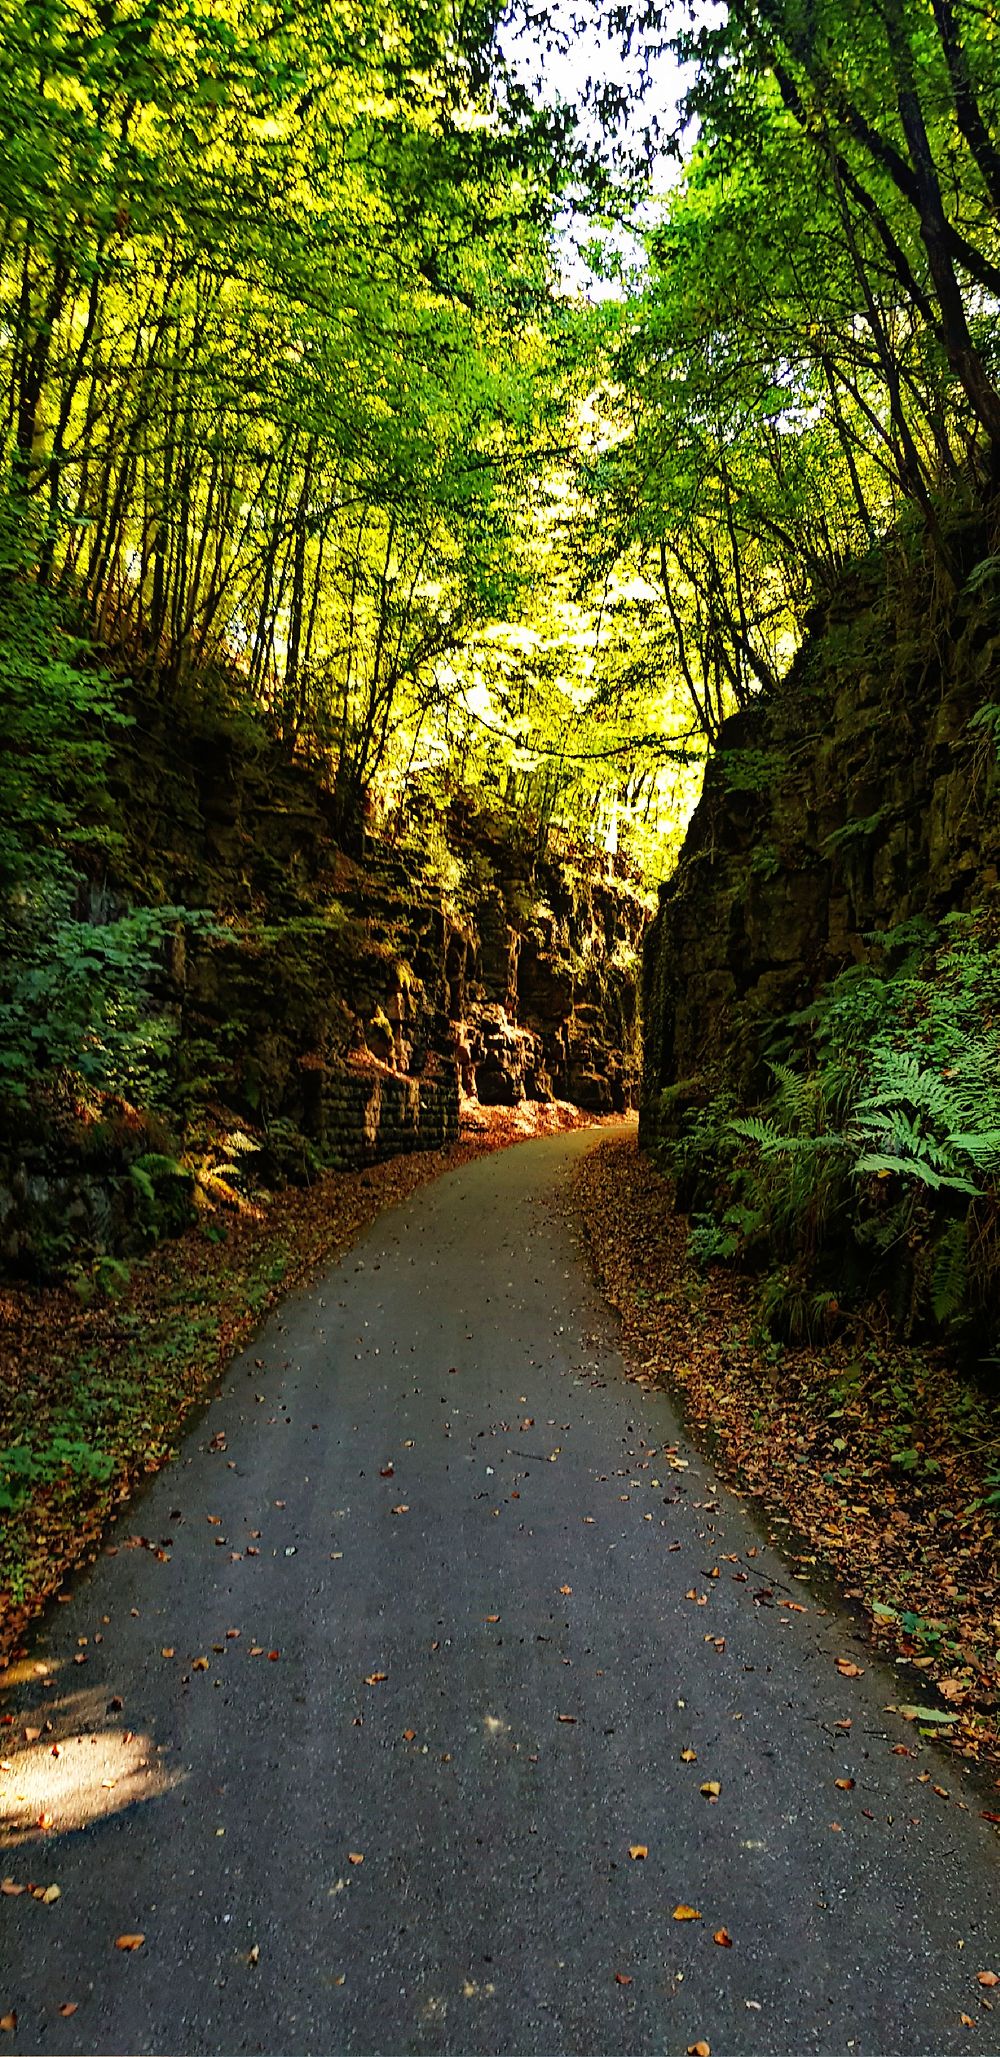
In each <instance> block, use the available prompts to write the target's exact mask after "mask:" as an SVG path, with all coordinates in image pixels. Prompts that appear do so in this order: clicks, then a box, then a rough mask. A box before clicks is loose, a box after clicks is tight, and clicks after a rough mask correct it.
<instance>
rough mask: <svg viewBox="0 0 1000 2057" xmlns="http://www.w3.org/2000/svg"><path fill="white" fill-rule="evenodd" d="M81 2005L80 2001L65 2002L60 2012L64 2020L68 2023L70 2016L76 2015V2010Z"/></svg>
mask: <svg viewBox="0 0 1000 2057" xmlns="http://www.w3.org/2000/svg"><path fill="white" fill-rule="evenodd" d="M79 2005H80V2002H79V2000H64V2001H63V2003H62V2006H61V2007H60V2009H59V2012H60V2014H61V2015H62V2018H63V2020H64V2021H68V2020H69V2017H70V2015H71V2014H75V2013H76V2010H77V2008H78V2007H79Z"/></svg>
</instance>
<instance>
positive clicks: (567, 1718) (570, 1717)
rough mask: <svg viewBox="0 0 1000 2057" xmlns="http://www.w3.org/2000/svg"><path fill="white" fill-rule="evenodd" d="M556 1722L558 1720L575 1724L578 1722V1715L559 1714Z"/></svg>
mask: <svg viewBox="0 0 1000 2057" xmlns="http://www.w3.org/2000/svg"><path fill="white" fill-rule="evenodd" d="M556 1720H557V1721H567V1722H570V1723H573V1722H575V1721H576V1715H575V1714H557V1715H556Z"/></svg>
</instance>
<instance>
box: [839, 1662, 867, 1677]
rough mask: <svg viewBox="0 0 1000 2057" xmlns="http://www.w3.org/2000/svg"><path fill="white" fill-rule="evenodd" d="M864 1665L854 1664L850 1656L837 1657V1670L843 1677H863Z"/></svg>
mask: <svg viewBox="0 0 1000 2057" xmlns="http://www.w3.org/2000/svg"><path fill="white" fill-rule="evenodd" d="M864 1669H865V1668H864V1665H863V1664H854V1663H853V1662H852V1660H851V1658H850V1657H838V1658H837V1670H838V1671H839V1673H840V1676H841V1678H863V1677H864Z"/></svg>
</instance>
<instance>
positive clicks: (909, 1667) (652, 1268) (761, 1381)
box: [575, 1138, 1000, 1821]
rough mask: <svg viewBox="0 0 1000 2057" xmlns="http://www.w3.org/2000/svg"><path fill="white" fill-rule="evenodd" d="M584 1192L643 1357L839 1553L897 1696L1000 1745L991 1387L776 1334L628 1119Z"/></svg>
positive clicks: (727, 1460) (632, 1353)
mask: <svg viewBox="0 0 1000 2057" xmlns="http://www.w3.org/2000/svg"><path fill="white" fill-rule="evenodd" d="M575 1200H576V1203H577V1204H578V1206H579V1209H580V1213H581V1216H582V1221H583V1227H584V1232H585V1236H586V1240H587V1242H588V1244H589V1248H590V1252H591V1255H592V1258H593V1261H594V1264H595V1267H596V1270H597V1273H598V1276H599V1278H600V1281H601V1284H602V1286H603V1288H604V1291H605V1293H606V1294H607V1297H608V1298H609V1299H610V1300H611V1302H612V1304H613V1305H614V1306H615V1307H616V1308H617V1310H618V1312H619V1314H620V1316H621V1319H622V1323H623V1329H624V1339H623V1343H624V1349H625V1353H626V1357H627V1359H628V1361H629V1363H630V1366H631V1367H632V1370H633V1373H634V1375H635V1376H636V1377H637V1378H638V1379H639V1380H640V1381H641V1382H644V1383H652V1384H663V1385H665V1386H668V1387H670V1388H671V1389H673V1390H674V1391H675V1392H676V1393H678V1394H679V1396H680V1398H681V1400H682V1403H683V1407H684V1411H685V1415H686V1418H687V1420H688V1422H689V1425H690V1427H691V1430H692V1432H693V1433H694V1435H695V1437H696V1439H699V1438H700V1439H701V1440H705V1439H706V1438H708V1439H709V1440H710V1443H711V1454H712V1459H713V1462H714V1463H715V1465H716V1466H717V1467H718V1468H719V1469H721V1470H722V1472H723V1474H724V1475H726V1476H728V1478H729V1480H730V1482H731V1483H733V1484H735V1485H736V1486H738V1487H741V1488H743V1489H745V1490H747V1491H749V1492H751V1493H752V1494H754V1495H756V1496H757V1497H758V1498H759V1499H760V1500H762V1501H764V1502H765V1503H766V1505H767V1508H768V1510H769V1516H770V1519H771V1521H772V1523H774V1524H776V1525H777V1532H778V1534H779V1535H780V1534H781V1533H782V1531H784V1533H785V1535H786V1547H787V1549H788V1552H789V1555H790V1556H792V1557H793V1558H794V1560H795V1562H796V1566H797V1569H798V1570H799V1571H800V1572H805V1573H807V1574H811V1575H813V1576H815V1577H817V1578H822V1573H823V1567H824V1566H830V1567H832V1569H833V1571H834V1573H835V1574H836V1577H837V1580H838V1582H839V1584H840V1586H841V1588H842V1589H843V1591H844V1592H845V1593H846V1596H847V1597H848V1598H849V1599H850V1600H852V1601H855V1602H858V1603H860V1604H861V1605H862V1607H863V1608H864V1610H865V1613H866V1615H867V1618H868V1621H869V1624H870V1627H871V1632H872V1634H873V1637H874V1638H875V1640H876V1641H877V1642H878V1643H880V1644H881V1645H882V1647H883V1648H884V1649H886V1650H887V1651H888V1652H889V1653H890V1654H891V1655H892V1656H893V1657H894V1658H895V1660H896V1662H897V1664H898V1665H899V1672H900V1685H899V1694H898V1702H897V1704H898V1705H899V1706H900V1707H901V1708H903V1709H904V1710H908V1709H909V1708H910V1706H911V1705H914V1704H915V1703H916V1704H919V1705H920V1706H921V1707H922V1708H924V1709H926V1710H928V1711H926V1712H925V1714H924V1716H923V1723H924V1726H925V1727H926V1728H928V1729H929V1728H931V1727H933V1728H934V1729H935V1730H937V1731H938V1732H940V1733H941V1734H942V1735H943V1736H946V1737H947V1738H948V1739H949V1740H950V1741H951V1742H952V1743H953V1745H954V1747H955V1748H956V1749H958V1750H959V1751H961V1752H962V1753H963V1754H965V1755H967V1756H969V1757H983V1758H985V1759H989V1760H992V1761H994V1762H1000V1647H998V1646H1000V1582H998V1561H997V1558H998V1553H997V1519H998V1518H1000V1509H995V1510H991V1509H990V1508H989V1507H988V1506H984V1505H983V1504H982V1502H983V1500H984V1498H985V1496H986V1495H987V1493H988V1492H989V1490H990V1488H989V1484H988V1479H989V1475H990V1473H991V1472H996V1471H997V1469H998V1467H1000V1431H998V1426H997V1419H996V1409H995V1406H993V1405H991V1403H990V1401H989V1399H988V1397H987V1396H985V1395H984V1394H983V1393H982V1392H980V1391H979V1390H978V1389H977V1388H976V1387H975V1386H974V1385H972V1384H970V1383H969V1382H968V1381H966V1380H964V1379H963V1378H961V1377H960V1376H959V1375H958V1374H957V1373H956V1372H955V1370H954V1368H953V1367H951V1366H949V1364H948V1363H947V1362H946V1361H943V1360H941V1359H938V1358H934V1357H932V1356H929V1355H925V1354H920V1353H918V1352H916V1351H901V1350H900V1349H899V1348H898V1347H896V1346H891V1345H883V1344H881V1343H880V1342H878V1341H873V1342H871V1343H869V1344H867V1345H865V1346H862V1347H859V1346H858V1344H857V1342H856V1341H853V1342H848V1341H838V1342H836V1343H831V1344H829V1345H825V1346H823V1347H815V1346H809V1347H802V1348H791V1347H788V1346H782V1345H780V1344H777V1343H775V1342H774V1341H773V1340H772V1339H771V1338H770V1337H768V1336H765V1335H762V1334H761V1333H760V1331H759V1328H758V1325H757V1323H756V1321H755V1316H754V1282H753V1281H752V1280H751V1279H748V1278H746V1277H741V1276H739V1275H737V1274H735V1273H733V1272H731V1271H729V1270H728V1269H724V1268H722V1267H714V1268H712V1269H711V1270H710V1272H709V1273H708V1274H707V1276H706V1275H705V1274H703V1273H701V1272H700V1271H699V1270H697V1269H696V1267H695V1266H694V1265H693V1264H692V1263H691V1260H690V1259H689V1257H688V1255H687V1231H686V1226H685V1223H684V1221H683V1219H682V1218H681V1217H680V1216H678V1215H677V1214H676V1213H675V1212H674V1209H673V1204H672V1194H671V1187H670V1184H669V1182H668V1181H667V1180H666V1179H664V1178H663V1177H662V1176H661V1175H660V1173H659V1172H657V1171H656V1170H655V1169H654V1167H653V1165H652V1164H651V1163H650V1161H649V1159H648V1158H647V1157H644V1156H643V1155H642V1154H641V1153H640V1151H639V1149H638V1147H637V1145H636V1143H635V1141H634V1140H632V1139H627V1140H622V1139H619V1138H615V1139H609V1140H608V1141H607V1142H605V1143H604V1144H602V1145H601V1147H600V1148H598V1149H597V1150H595V1151H591V1152H590V1153H589V1154H588V1156H587V1157H585V1158H584V1159H583V1161H582V1163H581V1164H580V1165H579V1167H578V1168H577V1172H576V1186H575ZM814 1567H815V1570H814ZM921 1688H924V1689H930V1690H929V1691H928V1690H921ZM998 1809H1000V1802H998ZM996 1818H997V1820H998V1821H1000V1811H998V1814H997V1817H996Z"/></svg>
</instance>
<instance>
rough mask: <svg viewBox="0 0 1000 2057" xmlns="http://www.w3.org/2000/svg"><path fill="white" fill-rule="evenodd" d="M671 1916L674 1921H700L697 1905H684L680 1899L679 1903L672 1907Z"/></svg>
mask: <svg viewBox="0 0 1000 2057" xmlns="http://www.w3.org/2000/svg"><path fill="white" fill-rule="evenodd" d="M673 1918H674V1920H675V1921H700V1920H701V1915H700V1914H699V1912H698V1909H697V1907H685V1905H684V1902H683V1900H682V1901H681V1902H680V1903H679V1905H678V1906H676V1907H675V1908H674V1915H673Z"/></svg>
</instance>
